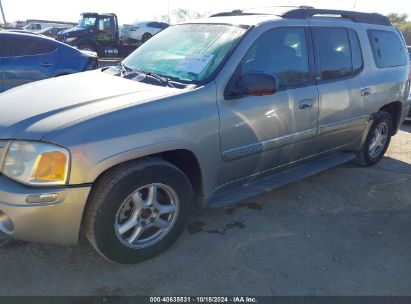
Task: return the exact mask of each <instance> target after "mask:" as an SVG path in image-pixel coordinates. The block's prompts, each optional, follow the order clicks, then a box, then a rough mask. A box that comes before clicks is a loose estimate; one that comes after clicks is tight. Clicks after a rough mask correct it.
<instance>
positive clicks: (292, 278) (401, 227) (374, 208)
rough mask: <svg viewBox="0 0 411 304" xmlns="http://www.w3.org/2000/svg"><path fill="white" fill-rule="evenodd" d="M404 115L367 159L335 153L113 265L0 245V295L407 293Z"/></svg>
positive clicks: (408, 169) (409, 258)
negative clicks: (331, 159)
mask: <svg viewBox="0 0 411 304" xmlns="http://www.w3.org/2000/svg"><path fill="white" fill-rule="evenodd" d="M410 183H411V125H405V126H403V127H402V128H401V131H400V132H399V133H398V135H397V136H395V137H394V138H393V140H392V144H391V147H390V149H389V151H388V153H387V155H386V157H385V158H384V159H383V160H382V161H381V162H380V163H379V164H378V165H377V166H375V167H372V168H360V167H356V166H354V165H352V164H346V165H343V166H340V167H338V168H335V169H331V170H328V171H326V172H324V173H321V174H319V175H316V176H313V177H311V178H308V179H305V180H302V181H300V182H297V183H293V184H291V185H288V186H286V187H284V188H282V189H279V190H277V191H274V192H271V193H268V194H266V195H263V196H260V197H257V198H254V199H251V200H249V201H247V202H246V203H245V204H243V205H241V206H237V207H235V208H228V209H214V210H213V209H205V210H202V211H201V214H198V215H196V216H194V217H193V219H192V222H191V223H190V225H189V226H188V228H187V230H186V231H185V233H184V234H183V235H182V237H181V238H180V239H179V240H178V241H177V243H176V244H175V245H174V246H173V247H172V248H171V249H170V250H169V251H167V252H166V253H164V254H162V255H161V256H158V257H156V258H154V259H152V260H150V261H147V262H144V263H141V264H138V265H133V266H121V265H115V264H112V263H110V262H108V261H106V260H104V259H102V258H100V257H99V256H98V255H97V254H96V253H95V252H94V251H93V249H92V248H91V246H90V245H89V244H88V243H87V241H86V240H84V239H82V240H81V241H80V244H79V245H78V246H76V247H74V248H65V247H60V246H51V245H42V244H30V243H24V242H17V241H13V242H10V243H9V244H7V245H6V246H4V247H2V248H0V270H1V276H0V280H1V281H0V295H219V294H220V295H221V294H224V295H233V294H243V295H254V296H256V295H411V276H410V273H411V242H410V235H411V220H410V219H411V187H410Z"/></svg>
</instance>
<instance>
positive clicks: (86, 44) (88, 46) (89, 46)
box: [78, 43, 96, 52]
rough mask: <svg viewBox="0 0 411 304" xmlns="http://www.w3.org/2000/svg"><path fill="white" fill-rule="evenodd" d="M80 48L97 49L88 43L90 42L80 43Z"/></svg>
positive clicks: (83, 49) (86, 49)
mask: <svg viewBox="0 0 411 304" xmlns="http://www.w3.org/2000/svg"><path fill="white" fill-rule="evenodd" d="M78 48H79V50H82V51H90V52H95V51H96V48H95V47H94V46H93V45H91V44H88V43H84V44H80V46H79V47H78Z"/></svg>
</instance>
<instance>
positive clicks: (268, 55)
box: [240, 27, 310, 90]
mask: <svg viewBox="0 0 411 304" xmlns="http://www.w3.org/2000/svg"><path fill="white" fill-rule="evenodd" d="M240 67H241V73H242V74H243V75H244V74H246V73H250V72H263V73H267V74H270V75H273V76H275V77H276V78H277V80H278V82H279V88H280V90H281V89H287V88H289V87H295V86H298V85H301V84H304V83H306V82H308V81H309V80H310V69H309V60H308V48H307V40H306V35H305V30H304V29H303V28H297V27H293V28H278V29H274V30H270V31H268V32H266V33H264V34H263V35H262V36H260V37H259V38H258V39H257V41H256V42H255V43H254V45H253V46H252V47H251V49H250V50H249V51H248V52H247V54H246V56H245V57H244V59H243V60H242V62H241V63H240Z"/></svg>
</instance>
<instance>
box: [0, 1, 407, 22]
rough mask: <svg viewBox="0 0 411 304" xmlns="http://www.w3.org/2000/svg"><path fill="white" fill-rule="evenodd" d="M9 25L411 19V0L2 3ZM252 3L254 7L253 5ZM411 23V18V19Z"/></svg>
mask: <svg viewBox="0 0 411 304" xmlns="http://www.w3.org/2000/svg"><path fill="white" fill-rule="evenodd" d="M1 2H2V3H3V8H4V12H5V15H6V20H7V21H8V22H11V21H16V20H26V19H48V20H59V21H73V22H77V21H78V19H79V15H80V13H82V12H85V11H92V12H100V13H101V12H114V13H117V15H118V16H119V19H120V23H121V24H122V23H131V22H133V21H136V20H153V19H156V18H160V17H161V15H167V14H168V11H170V12H171V13H172V12H173V11H175V10H176V9H177V8H183V9H189V10H192V11H198V12H200V13H208V12H209V13H214V12H221V11H227V10H232V9H237V8H250V7H263V6H270V5H293V6H294V5H310V6H315V7H317V8H338V9H347V10H354V9H355V10H357V11H364V12H377V13H382V14H389V13H391V12H396V13H406V14H408V15H410V16H411V1H410V0H389V1H382V0H379V1H378V0H374V1H372V0H356V1H355V0H344V1H342V0H310V1H304V0H302V1H299V0H277V1H275V0H253V1H249V0H225V1H224V0H149V1H142V0H1ZM250 3H251V4H250ZM409 20H410V18H409Z"/></svg>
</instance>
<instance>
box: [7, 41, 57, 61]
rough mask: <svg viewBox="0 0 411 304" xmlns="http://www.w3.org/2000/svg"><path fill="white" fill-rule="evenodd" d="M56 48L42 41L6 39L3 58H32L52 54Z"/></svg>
mask: <svg viewBox="0 0 411 304" xmlns="http://www.w3.org/2000/svg"><path fill="white" fill-rule="evenodd" d="M55 49H56V46H54V45H52V44H51V43H48V42H46V41H43V40H37V39H33V40H31V39H25V38H14V37H12V38H7V44H5V57H19V56H33V55H41V54H48V53H52V52H53V51H54V50H55Z"/></svg>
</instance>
